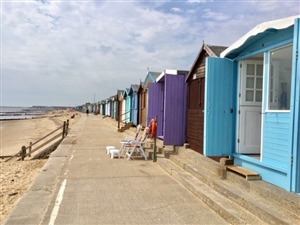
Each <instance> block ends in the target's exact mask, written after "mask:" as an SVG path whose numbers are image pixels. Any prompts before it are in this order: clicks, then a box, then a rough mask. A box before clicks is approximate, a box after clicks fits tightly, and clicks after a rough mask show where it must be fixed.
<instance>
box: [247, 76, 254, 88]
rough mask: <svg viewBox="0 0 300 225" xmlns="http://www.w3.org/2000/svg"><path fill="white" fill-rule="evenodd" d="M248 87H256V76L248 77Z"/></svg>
mask: <svg viewBox="0 0 300 225" xmlns="http://www.w3.org/2000/svg"><path fill="white" fill-rule="evenodd" d="M246 88H254V78H253V77H247V79H246Z"/></svg>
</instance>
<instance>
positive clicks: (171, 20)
mask: <svg viewBox="0 0 300 225" xmlns="http://www.w3.org/2000/svg"><path fill="white" fill-rule="evenodd" d="M192 3H193V4H192ZM196 3H201V4H196ZM273 4H274V5H276V6H272V7H274V9H277V10H276V11H268V10H266V9H262V7H257V5H254V4H250V3H246V2H244V3H243V2H242V3H233V2H229V3H227V2H226V3H221V2H212V1H187V2H173V1H168V2H151V1H148V2H133V1H124V2H117V1H107V2H105V1H100V2H99V1H98V2H96V1H95V2H93V1H88V2H75V1H60V2H59V1H49V2H39V1H32V2H19V1H18V2H2V15H1V16H2V30H1V31H2V74H1V77H2V79H1V82H2V89H1V91H2V92H1V97H2V101H3V104H4V105H21V106H23V105H27V106H28V105H32V104H38V105H44V104H45V105H59V104H62V105H69V104H71V105H74V104H83V103H85V102H87V101H91V100H92V99H93V96H94V94H95V95H96V96H97V99H96V100H99V101H100V100H102V99H106V98H107V97H109V96H111V95H113V94H115V93H116V90H117V89H124V88H126V87H129V86H130V84H133V83H139V81H140V79H141V80H143V79H144V78H145V76H146V71H147V67H150V70H152V71H157V72H161V71H163V70H164V69H186V70H189V69H190V66H191V64H192V63H193V62H194V59H195V57H196V55H197V53H198V51H199V49H200V47H201V45H202V41H203V40H204V41H205V42H206V43H208V42H209V44H214V45H229V44H231V43H232V42H233V41H234V40H236V39H237V38H239V37H241V36H242V35H243V34H244V33H246V32H248V31H249V30H250V29H252V28H253V27H254V26H256V25H257V24H259V23H261V22H264V21H267V20H269V19H270V18H272V19H273V18H281V17H284V16H287V15H294V14H295V12H296V11H297V7H296V6H297V5H298V4H297V3H285V4H283V3H282V4H279V3H273ZM287 9H289V10H291V11H292V14H290V12H289V11H287ZM261 10H265V11H261ZM182 12H187V13H182ZM298 12H299V8H298ZM241 21H242V23H241ZM17 96H19V97H17Z"/></svg>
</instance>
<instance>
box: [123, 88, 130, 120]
mask: <svg viewBox="0 0 300 225" xmlns="http://www.w3.org/2000/svg"><path fill="white" fill-rule="evenodd" d="M129 91H130V88H125V90H124V94H123V96H124V99H125V123H129V122H131V115H130V111H131V96H130V95H129Z"/></svg>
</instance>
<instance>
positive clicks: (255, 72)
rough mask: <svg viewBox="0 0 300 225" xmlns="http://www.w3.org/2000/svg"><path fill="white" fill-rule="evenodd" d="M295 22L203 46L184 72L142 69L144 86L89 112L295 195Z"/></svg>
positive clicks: (299, 93) (298, 73)
mask: <svg viewBox="0 0 300 225" xmlns="http://www.w3.org/2000/svg"><path fill="white" fill-rule="evenodd" d="M299 50H300V16H299V15H298V16H292V17H288V18H283V19H279V20H273V21H268V22H265V23H262V24H259V25H257V26H256V27H254V28H253V29H252V30H250V31H249V32H248V33H246V34H245V35H244V36H242V37H241V38H240V39H238V40H237V41H236V42H234V43H233V44H232V45H230V46H229V47H222V46H213V45H207V44H205V43H203V45H202V47H201V49H200V51H199V53H198V55H197V57H196V59H195V60H194V63H193V64H192V67H191V68H190V70H189V71H183V70H164V71H162V72H161V71H160V72H151V71H147V74H146V76H145V79H144V81H143V82H139V83H137V84H132V85H131V86H130V87H128V88H124V90H116V94H115V95H113V96H111V97H109V98H107V99H105V100H102V101H99V102H97V103H93V104H89V105H83V106H80V107H78V108H77V110H81V111H83V112H85V111H84V110H85V109H86V107H89V110H90V112H93V113H100V114H101V115H103V116H109V117H111V118H113V119H115V120H119V121H120V123H121V124H123V123H130V122H131V123H132V125H133V126H137V125H138V124H142V125H143V126H144V127H146V126H147V125H148V124H149V121H150V120H151V119H152V118H157V121H158V127H157V137H158V138H160V139H162V141H163V144H164V145H175V146H182V145H183V144H184V143H188V144H189V146H190V148H191V149H192V150H194V151H196V152H198V153H199V154H203V155H204V156H206V157H211V158H219V157H229V158H232V159H233V160H234V164H235V165H237V166H242V167H244V168H246V169H249V170H252V171H255V172H257V173H259V175H260V176H261V178H262V180H264V181H266V182H269V183H271V184H274V185H276V186H278V187H281V188H283V189H285V190H287V191H290V192H294V193H297V194H300V120H299V117H300V63H299V54H300V51H299Z"/></svg>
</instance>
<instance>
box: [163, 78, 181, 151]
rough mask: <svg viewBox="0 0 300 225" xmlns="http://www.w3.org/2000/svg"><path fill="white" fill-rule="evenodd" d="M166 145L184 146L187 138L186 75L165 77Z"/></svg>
mask: <svg viewBox="0 0 300 225" xmlns="http://www.w3.org/2000/svg"><path fill="white" fill-rule="evenodd" d="M164 96H165V97H164V130H163V139H164V144H165V145H183V144H184V143H185V137H186V102H187V83H186V82H185V76H184V75H176V76H174V75H165V92H164Z"/></svg>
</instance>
